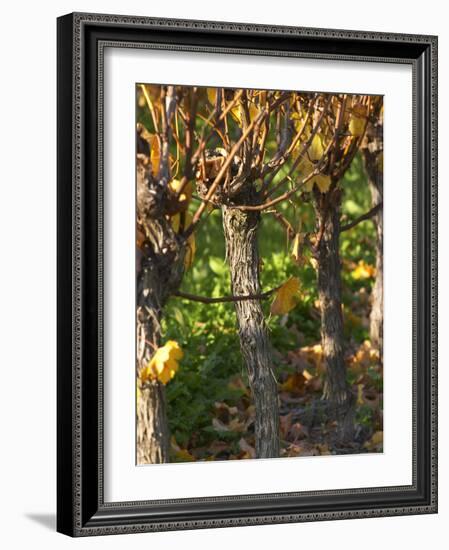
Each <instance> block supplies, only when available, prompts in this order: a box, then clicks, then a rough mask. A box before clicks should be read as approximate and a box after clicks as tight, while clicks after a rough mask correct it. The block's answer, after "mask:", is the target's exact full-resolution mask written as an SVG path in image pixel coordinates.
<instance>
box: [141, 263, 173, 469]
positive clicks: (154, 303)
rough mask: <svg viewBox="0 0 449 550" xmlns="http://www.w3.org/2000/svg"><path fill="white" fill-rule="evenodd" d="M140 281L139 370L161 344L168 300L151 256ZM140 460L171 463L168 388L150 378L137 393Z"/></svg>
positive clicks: (142, 269)
mask: <svg viewBox="0 0 449 550" xmlns="http://www.w3.org/2000/svg"><path fill="white" fill-rule="evenodd" d="M142 264H143V265H142V268H141V271H140V273H139V277H138V283H137V372H139V371H140V370H141V369H142V368H144V367H145V366H146V365H147V364H148V362H149V361H150V359H151V356H152V355H153V353H154V350H155V349H157V347H158V346H159V345H160V339H161V326H160V321H161V314H162V307H163V303H164V301H165V299H164V291H163V288H162V281H161V279H160V273H159V270H158V269H157V267H156V265H155V264H154V262H153V261H152V259H149V260H147V261H143V262H142ZM136 435H137V463H138V464H160V463H163V462H168V456H169V433H168V421H167V411H166V397H165V387H164V385H163V384H162V383H161V382H159V381H158V380H148V381H146V382H145V384H144V385H143V386H142V387H141V388H140V390H139V392H138V396H137V434H136Z"/></svg>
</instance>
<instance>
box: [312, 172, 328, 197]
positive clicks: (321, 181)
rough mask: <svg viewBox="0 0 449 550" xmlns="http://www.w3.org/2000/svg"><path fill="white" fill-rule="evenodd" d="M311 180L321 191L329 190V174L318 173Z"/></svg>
mask: <svg viewBox="0 0 449 550" xmlns="http://www.w3.org/2000/svg"><path fill="white" fill-rule="evenodd" d="M313 181H314V182H315V183H316V186H317V187H318V189H319V190H320V192H321V193H327V192H328V191H329V187H330V186H331V177H330V176H326V175H325V174H318V175H317V176H315V178H314V179H313Z"/></svg>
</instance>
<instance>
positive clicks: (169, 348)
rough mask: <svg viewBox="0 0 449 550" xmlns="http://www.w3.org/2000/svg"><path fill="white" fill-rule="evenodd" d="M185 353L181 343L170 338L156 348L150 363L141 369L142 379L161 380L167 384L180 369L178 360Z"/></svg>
mask: <svg viewBox="0 0 449 550" xmlns="http://www.w3.org/2000/svg"><path fill="white" fill-rule="evenodd" d="M183 355H184V353H183V351H182V349H181V348H180V347H179V344H178V343H177V342H175V341H174V340H169V341H168V342H167V343H166V344H165V345H164V346H162V347H160V348H158V349H157V350H156V353H155V354H154V355H153V357H152V358H151V360H150V361H149V363H148V365H147V366H146V367H144V368H143V369H142V370H141V371H140V379H141V381H142V382H145V381H146V380H159V382H162V384H167V383H168V382H169V381H170V380H171V379H172V378H174V376H175V374H176V372H177V371H178V369H179V363H178V361H179V360H180V359H182V357H183Z"/></svg>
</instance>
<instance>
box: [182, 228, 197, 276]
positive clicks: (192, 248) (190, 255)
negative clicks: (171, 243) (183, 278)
mask: <svg viewBox="0 0 449 550" xmlns="http://www.w3.org/2000/svg"><path fill="white" fill-rule="evenodd" d="M195 252H196V241H195V234H194V233H192V234H191V235H189V238H188V239H187V250H186V255H185V256H184V268H185V269H189V268H190V267H191V266H192V264H193V259H194V257H195Z"/></svg>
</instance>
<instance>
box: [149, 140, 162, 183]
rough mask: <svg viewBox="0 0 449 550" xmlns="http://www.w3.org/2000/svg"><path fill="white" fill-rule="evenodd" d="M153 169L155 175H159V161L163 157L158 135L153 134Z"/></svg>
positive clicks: (151, 157)
mask: <svg viewBox="0 0 449 550" xmlns="http://www.w3.org/2000/svg"><path fill="white" fill-rule="evenodd" d="M150 159H151V170H152V172H153V175H154V176H157V175H158V173H159V162H160V159H161V145H160V143H159V138H158V136H152V138H151V153H150Z"/></svg>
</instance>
